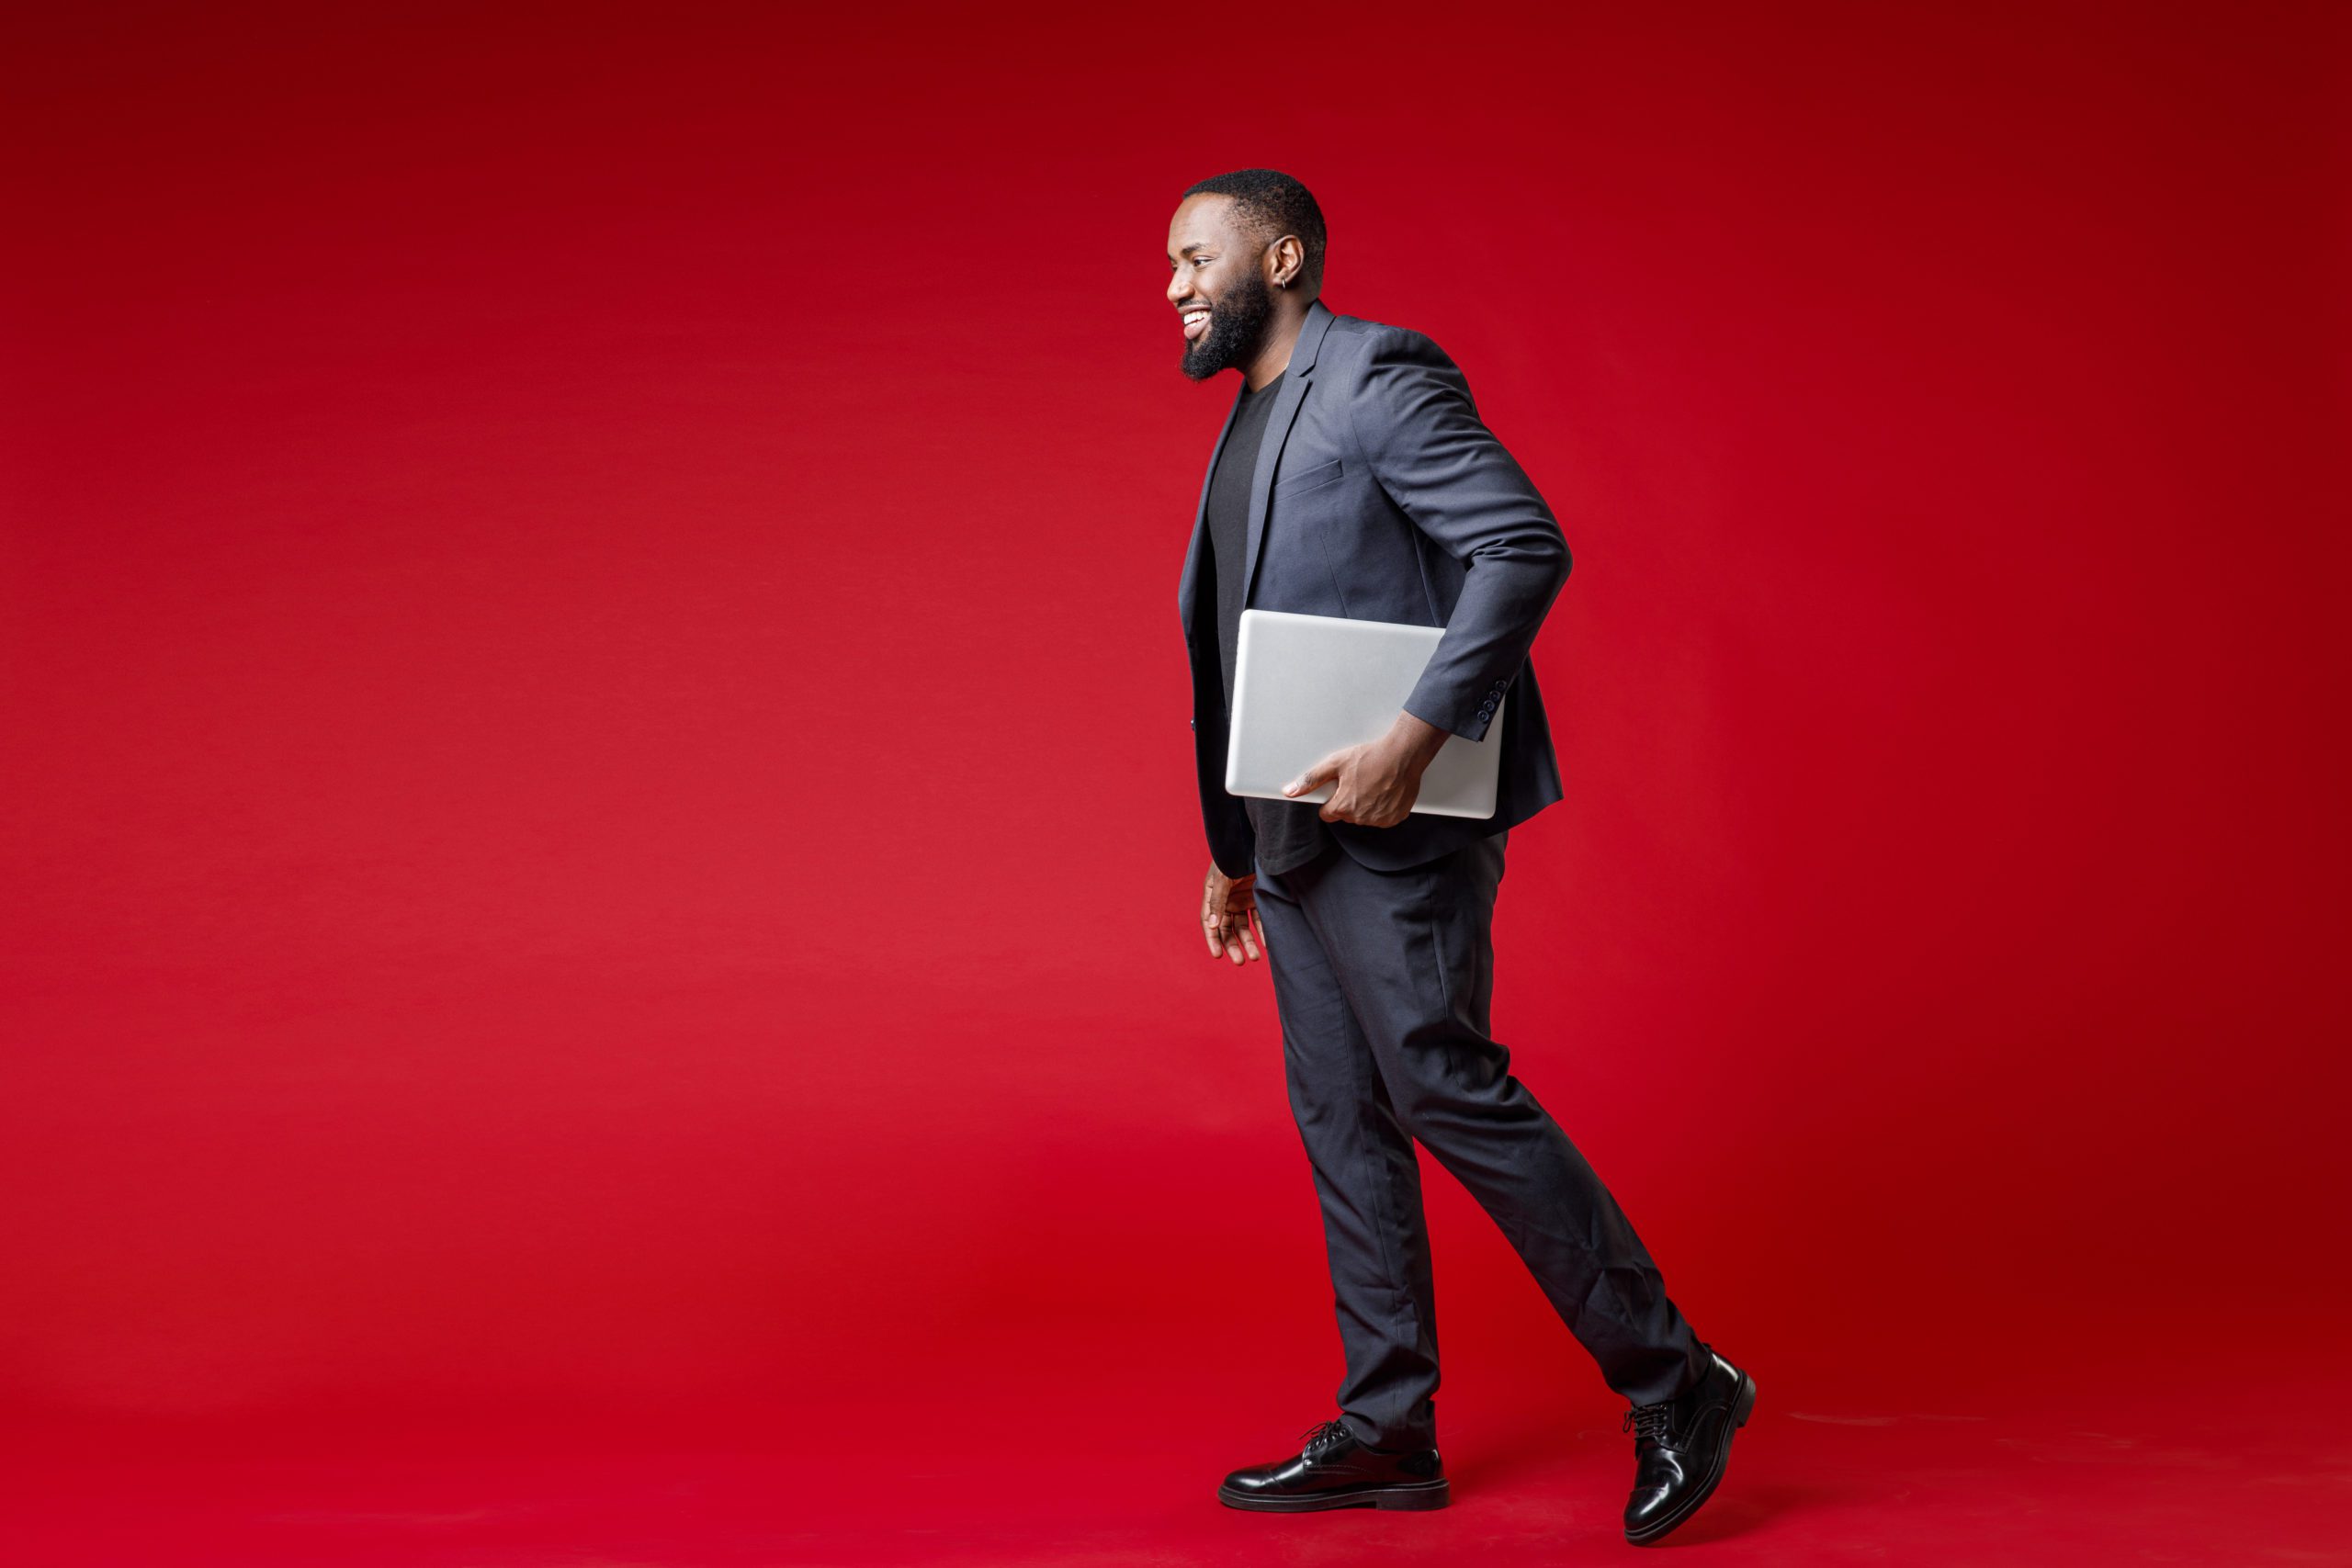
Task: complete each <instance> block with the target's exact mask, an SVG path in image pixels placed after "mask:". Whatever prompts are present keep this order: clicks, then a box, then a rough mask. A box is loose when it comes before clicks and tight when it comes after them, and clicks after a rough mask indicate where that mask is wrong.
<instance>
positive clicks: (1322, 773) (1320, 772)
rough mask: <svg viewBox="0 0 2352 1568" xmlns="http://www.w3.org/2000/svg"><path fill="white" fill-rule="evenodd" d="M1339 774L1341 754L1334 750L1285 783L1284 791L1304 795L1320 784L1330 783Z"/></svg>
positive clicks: (1289, 793)
mask: <svg viewBox="0 0 2352 1568" xmlns="http://www.w3.org/2000/svg"><path fill="white" fill-rule="evenodd" d="M1339 776H1340V755H1339V753H1338V752H1336V751H1334V752H1333V753H1332V754H1331V755H1329V756H1328V757H1326V758H1324V759H1323V760H1322V761H1319V762H1317V763H1316V764H1315V765H1314V766H1313V767H1311V768H1309V769H1307V770H1306V772H1305V773H1301V774H1299V775H1298V777H1296V778H1295V779H1293V780H1291V781H1290V783H1288V784H1284V785H1283V794H1284V795H1303V794H1305V793H1306V791H1308V790H1310V789H1314V788H1315V787H1317V785H1319V784H1329V783H1330V782H1331V781H1332V780H1333V779H1336V778H1338V777H1339Z"/></svg>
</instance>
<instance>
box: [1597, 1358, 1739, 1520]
mask: <svg viewBox="0 0 2352 1568" xmlns="http://www.w3.org/2000/svg"><path fill="white" fill-rule="evenodd" d="M1755 1408H1756V1380H1755V1379H1754V1378H1752V1377H1749V1376H1748V1375H1747V1373H1746V1372H1742V1373H1740V1374H1739V1392H1738V1393H1736V1394H1734V1395H1732V1401H1731V1428H1730V1430H1729V1431H1726V1432H1724V1441H1723V1446H1722V1447H1721V1448H1719V1449H1717V1450H1715V1464H1714V1468H1713V1470H1710V1471H1709V1472H1707V1479H1706V1480H1705V1481H1704V1482H1703V1483H1701V1484H1700V1487H1699V1490H1697V1491H1696V1492H1693V1493H1691V1495H1690V1496H1688V1497H1685V1498H1684V1499H1683V1500H1682V1504H1681V1506H1679V1507H1678V1508H1676V1509H1675V1510H1674V1512H1672V1513H1671V1514H1668V1515H1667V1516H1666V1517H1663V1518H1657V1519H1653V1520H1651V1521H1650V1522H1649V1523H1648V1524H1646V1525H1644V1526H1643V1527H1642V1528H1641V1529H1639V1530H1627V1531H1626V1532H1625V1539H1626V1540H1629V1541H1631V1542H1633V1543H1634V1545H1635V1546H1647V1545H1648V1544H1649V1543H1650V1542H1652V1541H1654V1540H1657V1538H1658V1537H1660V1536H1662V1535H1664V1534H1666V1533H1667V1532H1668V1530H1671V1529H1674V1527H1675V1526H1677V1525H1679V1524H1680V1523H1682V1522H1683V1521H1684V1520H1685V1519H1688V1518H1689V1517H1691V1515H1693V1514H1695V1513H1697V1512H1698V1511H1699V1505H1700V1504H1702V1503H1703V1502H1705V1501H1706V1500H1707V1499H1708V1498H1710V1497H1712V1496H1713V1495H1715V1486H1716V1483H1719V1482H1720V1481H1722V1480H1723V1478H1724V1466H1726V1465H1728V1464H1729V1463H1731V1439H1732V1434H1733V1433H1734V1432H1736V1431H1738V1430H1739V1429H1740V1428H1741V1427H1745V1426H1747V1414H1748V1412H1749V1411H1751V1410H1753V1409H1755Z"/></svg>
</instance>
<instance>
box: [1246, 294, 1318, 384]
mask: <svg viewBox="0 0 2352 1568" xmlns="http://www.w3.org/2000/svg"><path fill="white" fill-rule="evenodd" d="M1313 303H1314V301H1313V300H1311V299H1297V300H1294V299H1291V298H1290V297H1289V296H1287V295H1285V296H1283V298H1282V299H1278V300H1276V301H1275V302H1274V317H1273V320H1272V321H1268V322H1267V323H1266V336H1265V341H1264V342H1262V343H1261V344H1259V345H1258V352H1257V353H1255V354H1253V355H1250V362H1249V363H1248V364H1247V365H1244V366H1243V367H1241V379H1242V380H1243V381H1244V382H1246V383H1247V384H1248V385H1249V388H1250V390H1251V391H1253V392H1254V391H1257V390H1258V389H1261V388H1262V387H1263V386H1265V384H1266V383H1267V382H1269V381H1271V380H1272V379H1273V378H1275V377H1277V376H1279V375H1281V374H1282V373H1283V371H1285V370H1287V369H1289V368H1290V351H1291V349H1292V348H1293V347H1294V346H1295V344H1297V342H1298V329H1299V328H1301V327H1303V326H1305V325H1306V308H1307V306H1309V305H1311V304H1313Z"/></svg>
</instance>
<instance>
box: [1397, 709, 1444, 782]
mask: <svg viewBox="0 0 2352 1568" xmlns="http://www.w3.org/2000/svg"><path fill="white" fill-rule="evenodd" d="M1449 739H1452V737H1451V736H1449V735H1448V734H1447V733H1446V732H1445V731H1444V730H1442V729H1440V728H1438V727H1437V726H1436V725H1434V724H1431V723H1430V721H1429V720H1427V719H1425V718H1420V717H1418V716H1415V715H1413V714H1410V713H1401V712H1400V713H1399V714H1397V722H1396V723H1394V724H1392V725H1390V726H1389V727H1388V743H1389V745H1390V747H1391V748H1392V749H1393V750H1396V752H1397V754H1398V755H1400V756H1402V757H1404V758H1405V759H1406V760H1407V761H1408V762H1410V763H1411V764H1412V765H1413V767H1414V768H1415V769H1416V770H1419V769H1421V768H1426V767H1428V766H1429V765H1430V761H1433V760H1434V759H1435V758H1436V756H1437V754H1438V753H1439V752H1440V751H1442V750H1444V749H1445V743H1446V741H1447V740H1449Z"/></svg>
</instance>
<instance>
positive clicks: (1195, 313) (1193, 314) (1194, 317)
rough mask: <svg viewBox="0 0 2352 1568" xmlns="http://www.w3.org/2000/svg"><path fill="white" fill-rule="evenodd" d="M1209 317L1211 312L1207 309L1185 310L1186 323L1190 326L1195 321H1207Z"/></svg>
mask: <svg viewBox="0 0 2352 1568" xmlns="http://www.w3.org/2000/svg"><path fill="white" fill-rule="evenodd" d="M1208 319H1209V313H1208V312H1207V311H1206V310H1187V311H1185V312H1184V324H1185V325H1186V326H1188V327H1189V326H1191V325H1192V324H1193V322H1194V321H1207V320H1208Z"/></svg>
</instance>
